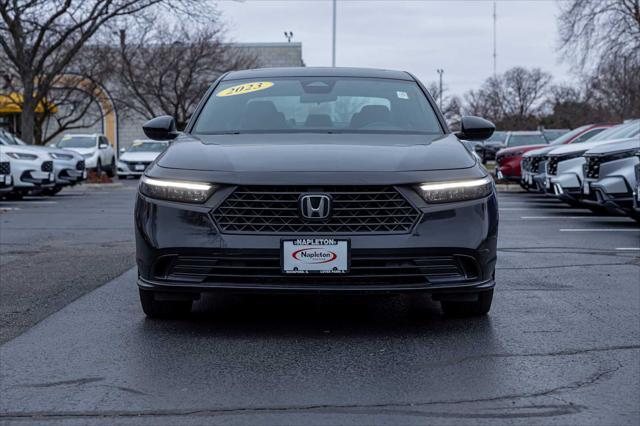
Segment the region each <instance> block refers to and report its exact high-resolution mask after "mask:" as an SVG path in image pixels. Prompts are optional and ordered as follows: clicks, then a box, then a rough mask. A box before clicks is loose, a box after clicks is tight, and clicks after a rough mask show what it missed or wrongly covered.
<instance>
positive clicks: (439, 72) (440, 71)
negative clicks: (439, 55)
mask: <svg viewBox="0 0 640 426" xmlns="http://www.w3.org/2000/svg"><path fill="white" fill-rule="evenodd" d="M436 71H438V74H439V75H440V96H439V97H440V112H442V74H444V70H443V69H442V68H438V69H437V70H436Z"/></svg>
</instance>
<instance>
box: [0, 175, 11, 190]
mask: <svg viewBox="0 0 640 426" xmlns="http://www.w3.org/2000/svg"><path fill="white" fill-rule="evenodd" d="M12 189H13V176H11V175H0V192H10V191H11V190H12Z"/></svg>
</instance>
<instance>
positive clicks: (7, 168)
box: [0, 161, 11, 175]
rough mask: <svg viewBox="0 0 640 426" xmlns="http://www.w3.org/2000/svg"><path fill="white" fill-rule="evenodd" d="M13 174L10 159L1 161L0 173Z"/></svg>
mask: <svg viewBox="0 0 640 426" xmlns="http://www.w3.org/2000/svg"><path fill="white" fill-rule="evenodd" d="M9 174H11V163H9V162H8V161H2V162H0V175H9Z"/></svg>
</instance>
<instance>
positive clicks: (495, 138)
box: [485, 132, 507, 142]
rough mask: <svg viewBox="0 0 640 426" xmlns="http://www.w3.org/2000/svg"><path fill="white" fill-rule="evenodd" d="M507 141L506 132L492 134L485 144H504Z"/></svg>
mask: <svg viewBox="0 0 640 426" xmlns="http://www.w3.org/2000/svg"><path fill="white" fill-rule="evenodd" d="M506 139H507V132H493V134H492V135H491V137H490V138H489V139H487V140H486V141H485V142H504V141H505V140H506Z"/></svg>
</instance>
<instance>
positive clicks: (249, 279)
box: [135, 194, 498, 293]
mask: <svg viewBox="0 0 640 426" xmlns="http://www.w3.org/2000/svg"><path fill="white" fill-rule="evenodd" d="M420 210H421V216H420V219H419V221H418V223H417V224H416V225H415V227H414V228H413V230H412V231H411V232H410V233H406V234H350V235H325V234H322V235H300V234H291V235H283V234H276V235H271V234H260V233H256V234H225V233H221V232H220V231H219V230H218V228H217V225H216V224H215V222H214V220H213V217H212V215H211V208H210V206H202V205H200V206H195V205H186V204H181V203H170V202H164V201H158V200H153V199H149V198H147V197H145V196H142V195H140V194H138V199H137V203H136V213H135V233H136V260H137V264H138V276H139V279H138V285H139V287H140V288H142V289H154V290H159V291H167V292H171V291H178V292H191V293H200V292H208V291H234V292H247V291H249V292H284V293H291V292H293V293H299V292H311V293H345V292H347V293H407V292H425V293H438V292H440V293H458V292H467V291H482V290H488V289H490V288H492V287H493V285H494V270H495V263H496V245H497V228H498V209H497V200H496V197H495V194H493V195H491V196H489V197H486V198H484V199H480V200H474V201H466V202H460V203H451V205H437V206H435V205H434V206H429V207H426V208H421V209H420ZM305 237H315V238H317V237H333V238H339V239H340V238H346V239H349V240H350V243H351V265H352V267H351V270H350V272H349V273H347V274H335V275H333V274H331V275H328V274H325V275H314V274H309V275H302V276H300V275H287V274H282V273H281V271H280V259H279V256H280V244H281V241H282V240H283V239H287V238H290V239H295V238H305ZM453 271H455V272H453Z"/></svg>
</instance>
